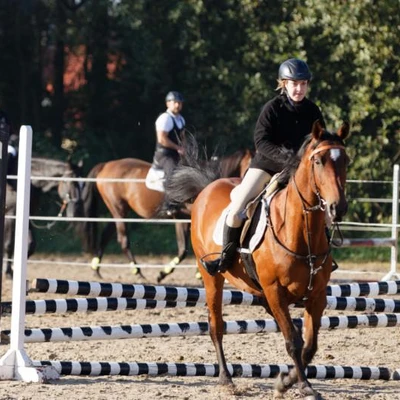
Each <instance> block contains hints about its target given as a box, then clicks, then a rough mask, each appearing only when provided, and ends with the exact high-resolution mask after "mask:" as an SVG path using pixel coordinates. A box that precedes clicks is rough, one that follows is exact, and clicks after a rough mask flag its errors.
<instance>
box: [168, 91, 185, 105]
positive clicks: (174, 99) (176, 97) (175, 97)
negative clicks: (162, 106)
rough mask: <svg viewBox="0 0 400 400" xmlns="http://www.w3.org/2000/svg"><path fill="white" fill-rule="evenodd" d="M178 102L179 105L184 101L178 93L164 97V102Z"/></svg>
mask: <svg viewBox="0 0 400 400" xmlns="http://www.w3.org/2000/svg"><path fill="white" fill-rule="evenodd" d="M171 100H173V101H180V102H181V103H182V102H183V101H184V99H183V96H182V94H181V93H179V92H175V91H172V92H168V94H167V95H166V96H165V101H171Z"/></svg>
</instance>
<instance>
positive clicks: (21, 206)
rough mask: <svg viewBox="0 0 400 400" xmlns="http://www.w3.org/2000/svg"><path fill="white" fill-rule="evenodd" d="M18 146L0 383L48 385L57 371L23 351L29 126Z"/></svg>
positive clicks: (28, 183) (26, 127)
mask: <svg viewBox="0 0 400 400" xmlns="http://www.w3.org/2000/svg"><path fill="white" fill-rule="evenodd" d="M19 143H20V147H19V160H18V181H17V210H16V220H15V238H16V239H15V251H14V277H13V287H12V314H11V340H10V349H9V350H8V351H7V353H6V354H5V355H4V356H3V357H1V359H0V380H20V381H24V382H46V381H48V380H49V379H57V378H58V377H59V374H58V373H57V371H56V370H55V369H54V368H42V367H40V368H37V367H34V366H33V363H32V361H31V360H30V358H29V357H28V355H27V354H26V352H25V349H24V338H25V303H26V265H27V259H28V224H29V203H30V187H31V185H30V182H31V158H32V128H31V127H30V126H27V125H23V126H21V129H20V142H19Z"/></svg>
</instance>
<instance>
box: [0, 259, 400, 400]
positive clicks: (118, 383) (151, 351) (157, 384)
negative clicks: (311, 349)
mask: <svg viewBox="0 0 400 400" xmlns="http://www.w3.org/2000/svg"><path fill="white" fill-rule="evenodd" d="M34 259H35V260H43V259H44V257H43V255H42V256H41V255H35V257H34ZM57 261H63V262H66V261H67V264H57ZM86 261H87V259H86V260H85V258H84V257H82V256H76V257H72V256H70V257H69V258H66V257H61V256H57V255H53V256H51V257H50V256H46V258H45V262H41V263H35V262H34V261H30V263H29V265H28V278H29V280H32V279H34V278H58V279H73V280H82V281H95V280H96V279H95V278H94V276H93V273H92V271H91V270H90V268H89V267H88V266H85V265H74V264H73V262H78V263H84V262H86ZM167 261H168V260H167V258H165V259H162V260H160V259H157V260H148V261H146V262H148V263H158V264H159V263H161V262H162V263H166V262H167ZM68 262H71V264H68ZM104 262H119V263H122V262H124V261H123V258H122V256H121V257H117V256H113V257H107V258H105V259H104ZM187 263H188V264H190V263H193V260H192V262H191V261H190V260H189V262H187ZM354 269H357V270H362V271H364V273H362V274H356V272H354V271H353V272H351V271H352V270H354ZM388 269H389V266H388V265H375V264H374V263H371V264H366V265H362V266H360V265H358V266H354V265H341V266H340V272H339V271H338V272H335V273H334V276H332V278H336V279H339V278H340V279H347V280H350V279H352V278H353V279H354V278H357V279H363V280H367V281H377V280H379V279H380V278H381V277H382V276H383V275H384V274H385V272H387V271H388ZM346 270H349V271H350V272H348V273H345V271H346ZM158 271H159V269H155V268H149V269H143V272H144V274H145V276H146V278H147V282H144V281H138V280H137V279H136V278H135V277H133V276H132V275H131V273H130V270H129V269H128V268H104V269H103V281H104V282H122V283H147V284H156V283H155V282H156V276H157V274H158ZM371 271H381V272H380V273H379V274H374V273H371ZM194 274H195V270H194V269H193V268H189V267H188V268H182V269H177V270H176V271H175V273H174V274H173V275H171V276H169V277H168V278H167V279H165V281H164V282H163V284H165V285H168V286H184V287H201V282H199V281H198V280H196V279H195V277H194ZM11 286H12V284H11V282H10V281H7V280H4V281H3V294H2V300H3V301H7V300H11ZM227 288H228V289H229V288H230V287H229V286H227ZM62 297H64V298H65V297H73V296H63V295H58V294H53V295H52V294H39V293H30V294H29V295H28V299H55V298H62ZM382 297H385V296H382ZM389 297H390V298H393V299H394V298H397V299H400V296H386V298H389ZM301 313H302V311H301V309H294V310H293V314H292V315H293V317H300V316H301ZM353 314H356V312H344V311H328V310H327V311H326V312H325V315H353ZM224 316H225V320H239V319H263V318H270V317H269V316H268V315H266V314H265V313H264V312H263V311H262V309H261V308H259V307H251V306H225V308H224ZM199 321H204V322H205V321H207V311H206V309H205V308H200V307H196V308H185V309H164V310H141V311H139V310H134V311H109V312H89V313H70V314H48V315H28V316H27V317H26V327H27V328H50V327H74V326H95V325H118V324H145V323H162V322H199ZM1 325H2V326H1V329H2V330H5V329H9V327H10V317H6V316H4V317H3V318H2V321H1ZM399 334H400V328H398V327H396V328H362V329H346V330H330V331H326V330H325V331H323V330H322V331H321V332H320V336H319V350H318V352H317V355H316V357H315V358H314V360H313V364H314V365H347V366H355V365H360V366H385V367H388V368H391V369H398V368H400V362H399V360H400V353H399V351H398V346H399V344H400V335H399ZM224 347H225V352H226V357H227V361H228V362H229V363H252V364H284V363H289V364H290V363H291V360H290V359H289V357H288V355H287V353H286V350H285V347H284V342H283V337H282V335H281V334H280V333H270V334H243V335H226V336H225V337H224ZM7 349H8V345H6V344H2V345H1V346H0V351H1V355H3V354H4V353H5V352H6V351H7ZM26 352H27V354H28V356H29V357H30V358H31V359H33V360H63V361H72V360H73V361H108V362H110V361H116V362H134V361H138V362H180V363H185V362H199V363H215V362H216V355H215V351H214V348H213V346H212V344H211V340H210V338H209V337H208V335H206V336H194V337H186V338H185V337H177V338H173V337H169V338H148V339H146V338H142V339H124V340H109V341H82V342H58V343H57V342H55V343H36V344H35V343H33V344H26ZM234 382H235V389H234V390H233V391H226V390H224V389H221V388H220V387H219V386H218V384H217V378H214V377H174V376H161V377H152V376H101V377H77V376H62V377H61V378H60V379H59V380H57V381H53V382H52V383H51V384H27V383H21V382H15V381H12V382H10V381H2V382H0V399H1V400H5V399H18V400H22V399H33V398H35V399H38V400H41V399H46V400H50V399H58V398H60V397H64V398H65V399H71V398H79V399H80V400H88V399H96V400H102V399H104V400H105V399H107V400H113V399H122V398H125V399H141V400H153V399H155V398H160V399H182V400H189V399H190V400H204V399H209V400H214V399H215V400H217V399H218V400H219V399H221V400H225V399H235V400H236V399H237V400H239V399H243V400H245V399H263V400H265V399H272V388H273V384H274V379H264V378H262V379H260V378H234ZM311 383H312V384H313V386H314V388H315V389H317V390H318V391H319V392H320V393H321V396H322V397H323V398H324V399H340V400H355V399H357V400H360V399H369V400H384V399H385V400H389V399H390V400H392V399H393V400H394V399H400V381H361V380H344V379H337V380H326V381H322V380H316V379H311ZM285 398H286V399H289V400H290V399H299V398H300V397H299V395H298V393H297V391H296V389H295V388H294V389H292V390H290V391H289V392H288V393H287V394H286V395H285Z"/></svg>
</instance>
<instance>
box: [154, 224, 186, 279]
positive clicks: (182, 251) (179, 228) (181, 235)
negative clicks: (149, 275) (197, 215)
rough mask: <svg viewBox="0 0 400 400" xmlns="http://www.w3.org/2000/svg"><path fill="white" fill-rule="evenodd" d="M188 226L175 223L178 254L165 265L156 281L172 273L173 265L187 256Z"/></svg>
mask: <svg viewBox="0 0 400 400" xmlns="http://www.w3.org/2000/svg"><path fill="white" fill-rule="evenodd" d="M189 228H190V224H187V223H179V222H177V223H176V224H175V233H176V243H177V245H178V255H177V256H176V257H174V258H173V259H172V260H171V261H170V263H169V265H168V266H167V267H165V268H164V269H163V270H162V271H161V272H160V273H159V274H158V276H157V282H158V283H160V282H161V281H162V280H163V279H164V278H165V277H166V276H168V275H170V274H172V273H173V272H174V270H175V266H177V265H178V264H180V263H181V262H182V261H183V260H184V259H185V258H186V256H187V252H188V245H189Z"/></svg>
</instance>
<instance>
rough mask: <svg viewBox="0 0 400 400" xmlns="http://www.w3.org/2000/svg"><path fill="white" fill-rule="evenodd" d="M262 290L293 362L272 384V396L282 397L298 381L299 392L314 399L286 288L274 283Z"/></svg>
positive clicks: (315, 396)
mask: <svg viewBox="0 0 400 400" xmlns="http://www.w3.org/2000/svg"><path fill="white" fill-rule="evenodd" d="M264 292H265V294H266V298H267V300H268V304H269V306H270V309H271V311H272V314H273V316H274V318H275V319H276V321H277V323H278V325H279V328H280V330H281V332H282V334H283V336H284V338H285V344H286V351H287V352H288V354H289V356H290V357H291V358H292V359H293V362H294V368H293V369H291V370H290V371H289V373H281V374H279V376H278V378H277V380H276V382H275V386H274V398H283V394H284V393H285V392H286V391H287V390H288V389H290V388H291V387H292V386H293V385H294V384H295V383H297V382H298V383H299V390H300V393H301V394H302V395H303V396H304V398H305V399H307V400H316V399H318V393H317V392H316V391H314V390H313V389H312V387H311V384H310V383H309V382H308V380H307V378H306V374H305V367H304V364H303V360H302V352H303V345H304V342H303V338H302V335H301V331H300V330H299V329H298V328H297V327H295V326H294V324H293V322H292V318H291V315H290V313H289V304H288V301H287V300H286V299H287V293H286V290H285V289H284V288H283V287H282V286H280V285H278V284H274V285H272V286H269V287H268V288H266V289H265V290H264Z"/></svg>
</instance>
